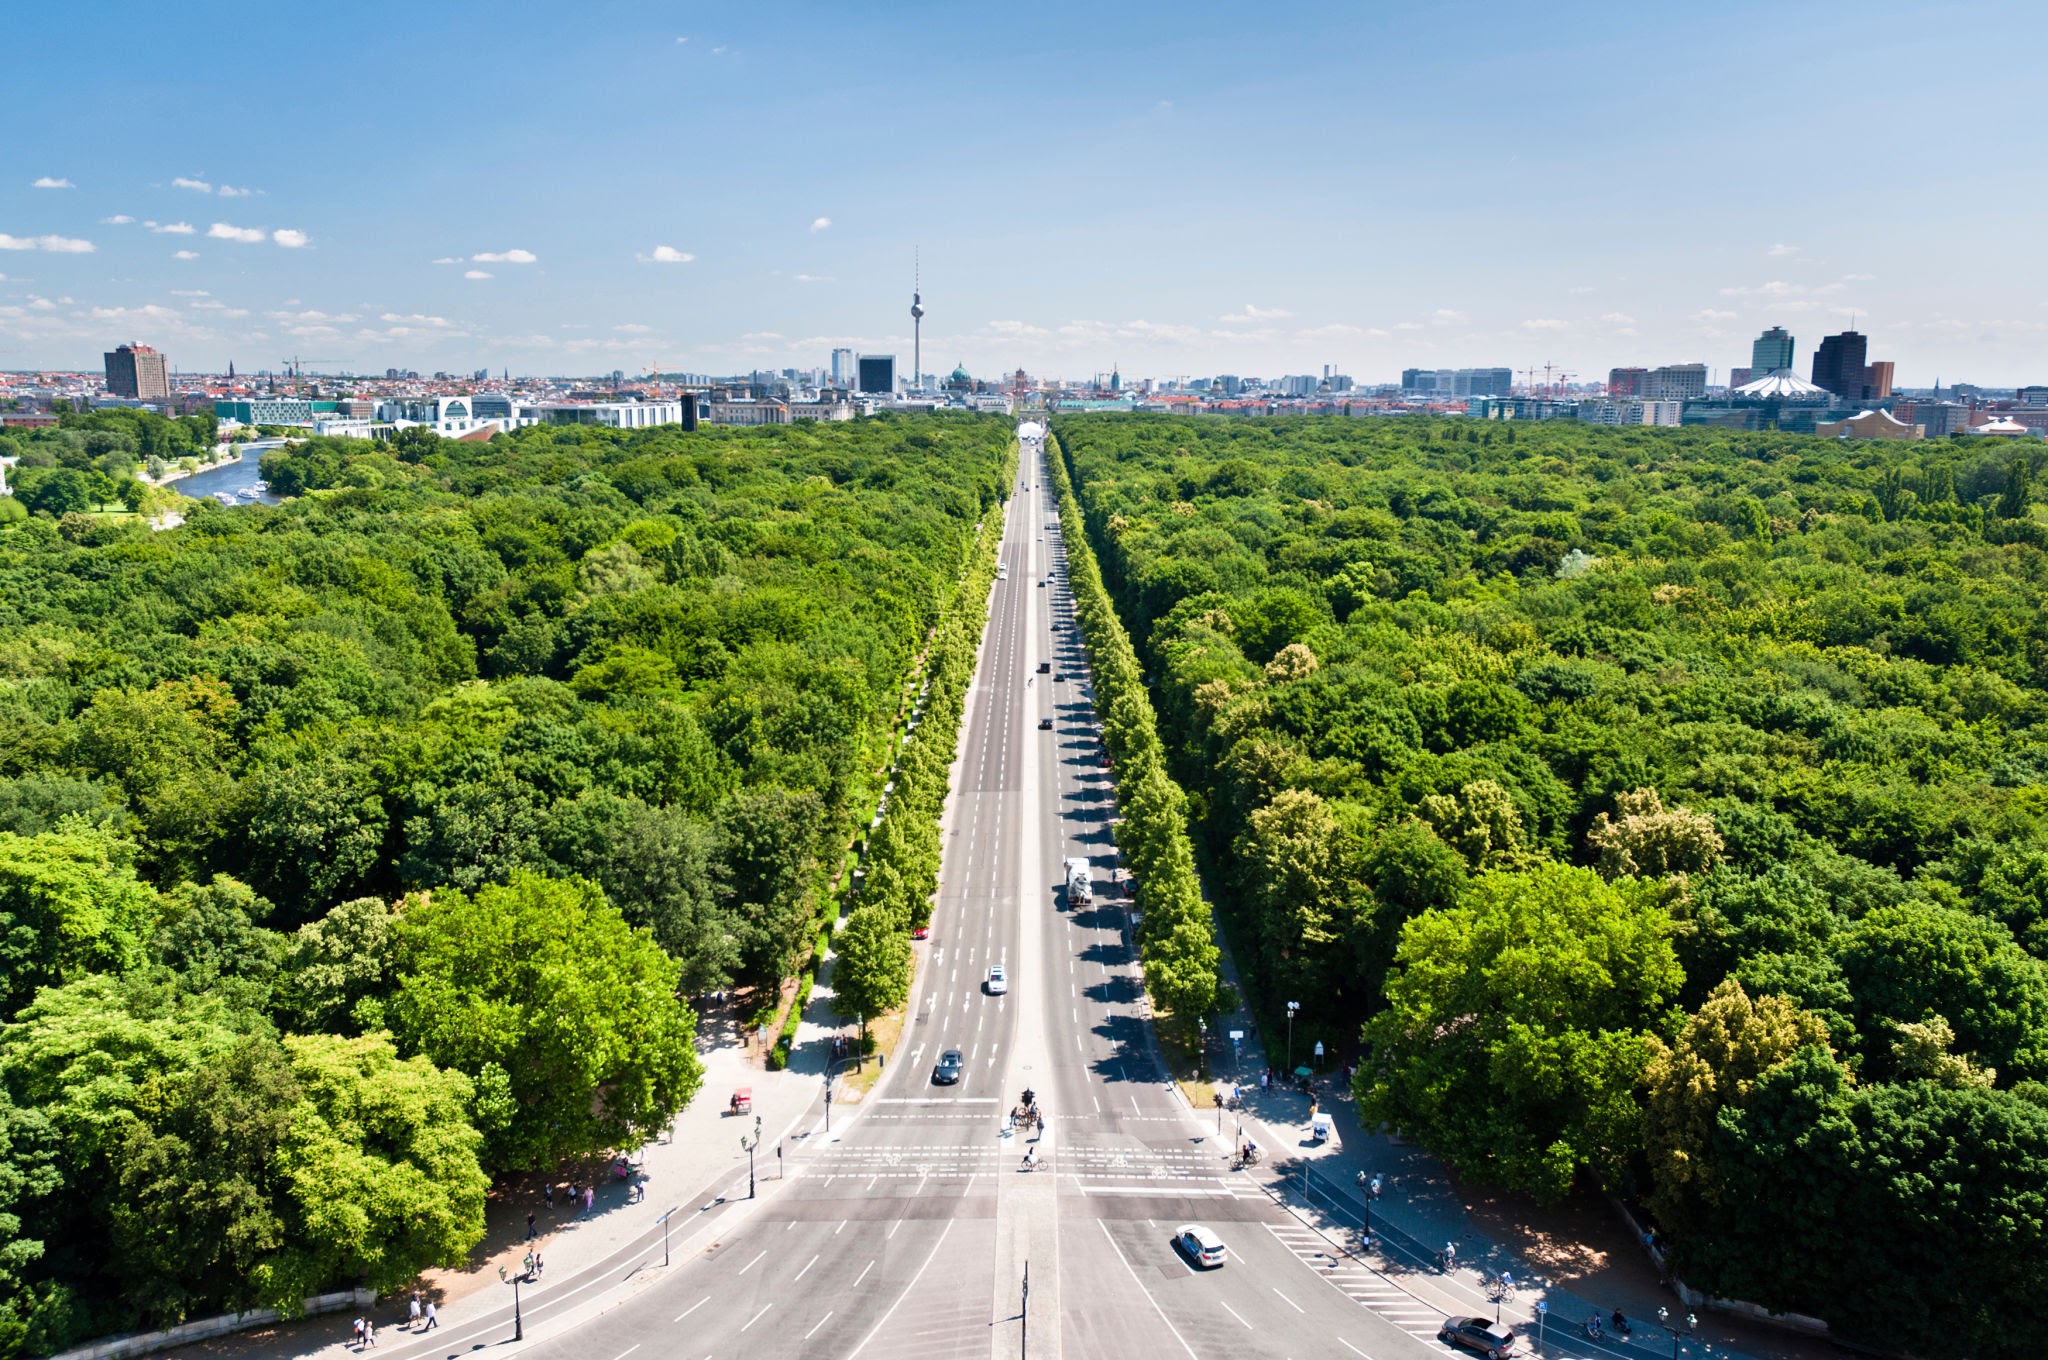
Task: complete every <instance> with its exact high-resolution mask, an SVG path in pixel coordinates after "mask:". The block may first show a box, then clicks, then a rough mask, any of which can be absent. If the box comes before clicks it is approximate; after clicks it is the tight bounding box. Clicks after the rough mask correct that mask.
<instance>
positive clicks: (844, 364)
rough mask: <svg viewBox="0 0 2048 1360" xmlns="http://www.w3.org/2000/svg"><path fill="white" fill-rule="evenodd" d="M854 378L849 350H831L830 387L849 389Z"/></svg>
mask: <svg viewBox="0 0 2048 1360" xmlns="http://www.w3.org/2000/svg"><path fill="white" fill-rule="evenodd" d="M854 376H855V375H854V371H853V351H852V350H850V349H835V350H833V351H832V385H833V386H834V387H851V386H853V380H854Z"/></svg>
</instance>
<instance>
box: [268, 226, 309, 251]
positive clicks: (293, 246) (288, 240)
mask: <svg viewBox="0 0 2048 1360" xmlns="http://www.w3.org/2000/svg"><path fill="white" fill-rule="evenodd" d="M270 239H271V240H273V241H275V242H277V243H278V244H279V245H281V246H283V247H284V248H285V249H286V250H297V249H299V248H300V247H302V246H304V245H305V244H306V233H304V232H303V231H299V230H297V229H295V228H292V227H279V228H278V229H277V230H276V231H273V232H272V233H270Z"/></svg>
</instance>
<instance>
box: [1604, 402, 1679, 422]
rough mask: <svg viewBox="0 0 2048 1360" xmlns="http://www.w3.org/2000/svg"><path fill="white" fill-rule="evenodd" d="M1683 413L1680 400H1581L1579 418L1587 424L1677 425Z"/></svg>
mask: <svg viewBox="0 0 2048 1360" xmlns="http://www.w3.org/2000/svg"><path fill="white" fill-rule="evenodd" d="M1684 413H1685V403H1684V402H1682V401H1643V400H1629V399H1625V400H1618V401H1617V400H1614V399H1611V398H1610V399H1609V400H1606V401H1582V402H1580V403H1579V419H1580V420H1583V421H1585V422H1586V423H1587V424H1588V425H1677V424H1678V423H1679V420H1680V417H1681V416H1683V415H1684Z"/></svg>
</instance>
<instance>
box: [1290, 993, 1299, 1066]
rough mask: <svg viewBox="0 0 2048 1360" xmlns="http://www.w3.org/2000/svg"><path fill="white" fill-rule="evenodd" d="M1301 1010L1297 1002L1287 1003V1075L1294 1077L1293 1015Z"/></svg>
mask: <svg viewBox="0 0 2048 1360" xmlns="http://www.w3.org/2000/svg"><path fill="white" fill-rule="evenodd" d="M1300 1009H1301V1003H1300V1002H1299V1001H1290V1002H1288V1003H1287V1075H1288V1076H1290V1077H1291V1076H1293V1075H1294V1013H1295V1012H1296V1011H1298V1010H1300Z"/></svg>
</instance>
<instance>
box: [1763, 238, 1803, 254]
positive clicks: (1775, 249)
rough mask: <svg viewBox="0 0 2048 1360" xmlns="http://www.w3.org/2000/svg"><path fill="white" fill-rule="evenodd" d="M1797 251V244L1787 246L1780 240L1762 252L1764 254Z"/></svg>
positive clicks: (1794, 252) (1792, 252) (1795, 252)
mask: <svg viewBox="0 0 2048 1360" xmlns="http://www.w3.org/2000/svg"><path fill="white" fill-rule="evenodd" d="M1798 253H1799V247H1798V246H1788V245H1786V244H1785V243H1784V242H1782V241H1780V242H1779V243H1778V244H1777V245H1774V246H1772V247H1771V248H1770V249H1769V250H1767V251H1765V252H1764V254H1766V255H1797V254H1798Z"/></svg>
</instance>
